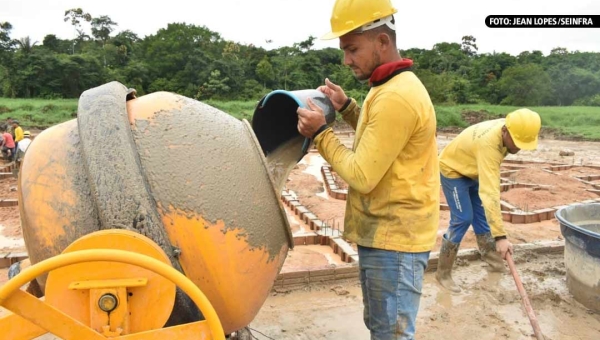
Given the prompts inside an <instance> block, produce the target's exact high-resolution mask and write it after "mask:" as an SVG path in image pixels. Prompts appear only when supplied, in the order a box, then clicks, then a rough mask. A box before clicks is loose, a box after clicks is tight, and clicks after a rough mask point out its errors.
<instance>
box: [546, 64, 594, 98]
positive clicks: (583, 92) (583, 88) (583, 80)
mask: <svg viewBox="0 0 600 340" xmlns="http://www.w3.org/2000/svg"><path fill="white" fill-rule="evenodd" d="M548 74H549V75H550V78H551V79H552V87H553V92H554V95H553V96H552V98H553V99H554V100H553V102H551V104H555V105H556V104H557V105H571V104H573V102H574V101H575V100H577V98H584V97H589V96H592V95H595V94H597V93H600V79H599V78H600V77H598V76H597V75H595V74H594V73H592V72H590V71H588V70H585V69H582V68H579V67H573V66H570V65H568V64H558V65H556V66H554V67H552V68H550V69H549V70H548Z"/></svg>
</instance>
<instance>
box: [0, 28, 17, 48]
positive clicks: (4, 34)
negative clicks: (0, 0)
mask: <svg viewBox="0 0 600 340" xmlns="http://www.w3.org/2000/svg"><path fill="white" fill-rule="evenodd" d="M11 30H12V25H11V24H10V22H0V52H2V51H8V50H10V49H11V48H12V47H13V45H14V42H13V40H12V39H11V38H10V31H11Z"/></svg>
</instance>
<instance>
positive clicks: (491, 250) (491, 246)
mask: <svg viewBox="0 0 600 340" xmlns="http://www.w3.org/2000/svg"><path fill="white" fill-rule="evenodd" d="M475 236H476V237H477V246H478V247H479V253H480V254H481V259H482V260H484V261H485V262H486V263H487V264H488V265H490V270H491V271H493V272H500V273H506V267H505V266H504V260H502V257H500V254H499V253H498V252H497V251H496V240H494V238H493V237H492V234H490V233H486V234H481V235H475Z"/></svg>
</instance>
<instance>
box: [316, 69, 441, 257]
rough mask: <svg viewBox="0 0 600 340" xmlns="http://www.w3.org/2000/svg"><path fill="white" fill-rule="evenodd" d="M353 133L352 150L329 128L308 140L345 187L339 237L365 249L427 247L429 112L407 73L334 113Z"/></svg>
mask: <svg viewBox="0 0 600 340" xmlns="http://www.w3.org/2000/svg"><path fill="white" fill-rule="evenodd" d="M341 113H342V115H343V117H344V119H345V120H346V121H347V122H348V123H349V124H350V125H352V127H353V128H354V129H355V130H356V137H355V140H354V146H353V148H352V150H349V149H348V148H346V147H345V146H344V145H343V144H342V143H341V142H340V141H339V139H338V138H337V137H336V136H335V134H334V133H333V130H332V129H331V128H329V129H327V130H325V131H323V132H322V133H321V134H319V135H318V136H317V137H316V138H315V144H316V146H317V148H318V150H319V152H320V154H321V155H322V156H323V158H325V160H326V161H327V162H329V164H331V166H332V168H333V170H335V171H336V172H337V173H338V174H339V175H340V177H341V178H342V179H344V180H345V181H346V182H347V183H348V186H349V187H350V188H349V192H348V199H347V203H346V215H345V219H344V237H346V238H347V239H349V240H350V241H353V242H356V243H357V244H359V245H361V246H365V247H373V248H379V249H386V250H396V251H403V252H425V251H430V250H431V249H432V248H433V246H434V244H435V239H436V236H437V230H438V223H439V222H438V220H439V190H440V179H439V164H438V161H437V144H436V139H435V132H436V117H435V110H434V108H433V105H432V103H431V100H430V98H429V95H428V93H427V91H426V90H425V87H424V86H423V84H422V83H421V81H420V80H419V79H418V78H417V77H416V76H415V75H414V74H413V73H412V72H402V73H400V74H398V75H396V76H394V77H392V78H391V79H390V80H388V81H387V82H385V83H383V84H381V85H379V86H375V87H372V88H371V89H370V91H369V94H368V95H367V97H366V99H365V102H364V105H363V107H362V111H361V109H360V108H359V107H358V106H357V104H356V101H354V100H352V103H351V104H350V105H349V106H348V107H347V108H346V109H345V110H344V111H343V112H341Z"/></svg>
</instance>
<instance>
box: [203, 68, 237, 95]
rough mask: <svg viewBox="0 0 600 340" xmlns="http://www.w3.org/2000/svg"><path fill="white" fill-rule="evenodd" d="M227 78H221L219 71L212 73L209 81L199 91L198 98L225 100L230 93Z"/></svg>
mask: <svg viewBox="0 0 600 340" xmlns="http://www.w3.org/2000/svg"><path fill="white" fill-rule="evenodd" d="M228 80H229V79H228V78H227V77H221V72H219V70H213V71H212V72H211V73H210V77H209V78H208V81H207V82H206V83H204V84H203V85H202V86H201V87H200V89H199V90H198V94H197V95H196V97H197V98H202V99H210V98H217V99H218V98H223V97H225V96H226V95H227V93H228V92H229V89H230V88H229V86H227V81H228Z"/></svg>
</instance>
